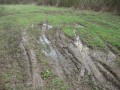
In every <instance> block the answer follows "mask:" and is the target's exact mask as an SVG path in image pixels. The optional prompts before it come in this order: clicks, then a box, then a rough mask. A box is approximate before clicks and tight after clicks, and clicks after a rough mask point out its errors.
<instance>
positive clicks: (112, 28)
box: [0, 5, 120, 49]
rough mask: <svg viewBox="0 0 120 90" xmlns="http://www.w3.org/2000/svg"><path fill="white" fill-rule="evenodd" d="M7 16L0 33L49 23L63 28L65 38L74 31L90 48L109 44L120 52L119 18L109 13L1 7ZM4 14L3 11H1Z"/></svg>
mask: <svg viewBox="0 0 120 90" xmlns="http://www.w3.org/2000/svg"><path fill="white" fill-rule="evenodd" d="M1 7H2V8H4V13H3V11H2V15H3V16H1V17H0V30H4V29H6V28H7V27H8V26H7V25H10V27H8V28H9V29H10V28H13V27H18V28H20V27H28V26H31V25H32V24H37V23H40V22H44V21H48V22H49V23H50V24H52V25H54V26H60V25H61V26H62V28H63V31H64V32H65V34H66V35H68V36H70V37H72V36H73V29H74V28H75V29H76V30H77V31H78V32H79V33H80V36H81V39H82V41H83V42H84V43H85V44H87V45H88V46H91V47H100V48H103V47H104V46H105V45H106V44H110V45H112V46H114V47H117V48H118V49H120V17H119V16H115V15H111V14H109V13H101V12H93V11H84V10H83V11H74V10H71V9H67V8H56V7H48V6H44V7H43V6H34V5H1ZM0 10H1V9H0ZM72 23H78V24H82V25H83V26H84V27H83V28H76V27H74V26H70V24H72Z"/></svg>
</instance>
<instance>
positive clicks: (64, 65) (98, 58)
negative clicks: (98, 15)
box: [39, 24, 120, 90]
mask: <svg viewBox="0 0 120 90" xmlns="http://www.w3.org/2000/svg"><path fill="white" fill-rule="evenodd" d="M41 29H42V35H41V36H40V39H39V42H40V43H42V44H43V45H45V46H46V47H44V48H43V49H42V52H43V53H44V54H45V55H46V56H47V57H50V58H51V64H52V67H53V69H54V72H55V73H56V74H57V75H58V76H59V77H60V78H61V79H62V80H64V81H65V82H66V83H67V84H69V85H70V87H69V90H90V88H91V90H92V89H95V90H101V89H105V90H119V89H120V75H119V74H120V70H117V72H116V70H115V67H114V65H115V63H114V62H115V61H116V59H117V56H116V55H115V54H114V53H112V52H111V51H110V50H108V51H107V53H105V52H102V51H98V50H91V49H90V48H88V47H87V46H86V45H84V44H83V43H82V42H81V40H80V37H79V36H78V35H77V34H75V36H74V40H70V39H69V38H67V37H66V36H65V35H64V33H62V32H61V30H55V32H54V33H53V34H52V35H50V34H49V31H50V30H52V26H50V25H48V24H43V26H42V28H41ZM46 33H47V34H46Z"/></svg>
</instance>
